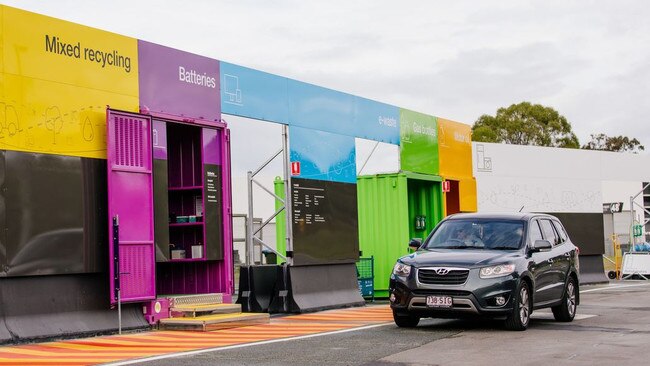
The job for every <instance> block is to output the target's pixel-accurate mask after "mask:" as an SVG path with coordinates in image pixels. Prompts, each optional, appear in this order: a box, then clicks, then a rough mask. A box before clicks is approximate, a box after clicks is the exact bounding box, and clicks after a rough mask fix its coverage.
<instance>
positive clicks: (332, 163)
mask: <svg viewBox="0 0 650 366" xmlns="http://www.w3.org/2000/svg"><path fill="white" fill-rule="evenodd" d="M289 138H290V153H291V155H290V157H291V162H300V175H297V176H295V177H297V178H305V179H317V180H325V181H331V182H343V183H354V184H356V182H357V168H356V158H355V155H356V152H355V145H354V137H351V136H344V135H337V134H333V133H329V132H323V131H316V130H312V129H307V128H301V127H295V126H291V127H290V128H289Z"/></svg>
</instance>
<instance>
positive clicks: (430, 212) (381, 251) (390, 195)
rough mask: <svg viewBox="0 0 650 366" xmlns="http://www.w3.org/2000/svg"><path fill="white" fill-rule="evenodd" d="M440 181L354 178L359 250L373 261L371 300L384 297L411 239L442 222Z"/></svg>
mask: <svg viewBox="0 0 650 366" xmlns="http://www.w3.org/2000/svg"><path fill="white" fill-rule="evenodd" d="M441 181H442V179H441V178H440V177H438V176H433V175H425V174H416V173H408V172H404V173H395V174H379V175H371V176H361V177H358V178H357V200H358V204H357V205H358V207H359V249H360V250H361V252H362V254H363V257H370V256H374V258H375V279H374V284H375V297H388V281H389V279H390V274H391V272H392V270H393V266H394V265H395V261H396V260H397V258H399V257H401V256H403V255H405V254H408V242H409V240H410V239H412V238H425V237H426V236H427V235H428V234H429V232H431V230H432V229H433V228H434V227H435V226H436V224H438V222H440V220H442V218H443V199H442V188H441Z"/></svg>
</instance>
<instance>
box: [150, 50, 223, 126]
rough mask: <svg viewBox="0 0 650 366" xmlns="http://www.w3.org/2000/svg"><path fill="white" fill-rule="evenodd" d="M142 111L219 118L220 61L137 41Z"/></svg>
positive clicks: (211, 118)
mask: <svg viewBox="0 0 650 366" xmlns="http://www.w3.org/2000/svg"><path fill="white" fill-rule="evenodd" d="M138 62H139V76H138V77H139V83H140V110H141V111H142V112H143V113H152V114H164V115H170V116H179V117H186V118H190V119H202V120H205V121H220V120H221V95H220V91H219V61H217V60H214V59H210V58H208V57H204V56H199V55H195V54H192V53H189V52H184V51H180V50H176V49H173V48H169V47H164V46H160V45H157V44H154V43H149V42H145V41H138Z"/></svg>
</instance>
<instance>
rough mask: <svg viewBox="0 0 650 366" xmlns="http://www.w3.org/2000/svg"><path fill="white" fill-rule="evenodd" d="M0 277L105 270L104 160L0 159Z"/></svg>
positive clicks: (20, 155) (6, 154) (6, 155)
mask: <svg viewBox="0 0 650 366" xmlns="http://www.w3.org/2000/svg"><path fill="white" fill-rule="evenodd" d="M0 160H2V162H0V170H1V171H2V173H1V174H0V232H1V233H2V234H0V261H1V262H2V263H0V277H1V276H8V277H11V276H34V275H52V274H69V273H92V272H101V271H103V270H105V266H106V253H107V252H108V247H107V244H108V243H107V238H108V225H106V223H107V222H108V219H107V217H106V206H107V196H106V160H102V159H89V158H80V157H73V156H61V155H51V154H36V153H24V152H17V151H3V152H2V154H0Z"/></svg>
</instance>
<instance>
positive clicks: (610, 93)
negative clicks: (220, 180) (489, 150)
mask: <svg viewBox="0 0 650 366" xmlns="http://www.w3.org/2000/svg"><path fill="white" fill-rule="evenodd" d="M0 3H3V4H6V5H10V6H15V7H18V8H21V9H25V10H30V11H34V12H37V13H40V14H45V15H50V16H53V17H56V18H61V19H65V20H69V21H73V22H76V23H81V24H85V25H88V26H92V27H95V28H100V29H103V30H108V31H112V32H115V33H119V34H122V35H126V36H131V37H134V38H139V39H143V40H146V41H150V42H154V43H158V44H162V45H166V46H170V47H173V48H178V49H182V50H185V51H189V52H193V53H197V54H200V55H204V56H208V57H212V58H215V59H219V60H224V61H228V62H232V63H235V64H239V65H243V66H248V67H252V68H255V69H259V70H263V71H267V72H271V73H274V74H278V75H282V76H287V77H291V78H295V79H298V80H301V81H306V82H310V83H313V84H317V85H321V86H325V87H329V88H332V89H336V90H340V91H344V92H348V93H352V94H356V95H360V96H363V97H366V98H370V99H374V100H377V101H381V102H384V103H388V104H392V105H396V106H399V107H404V108H408V109H412V110H415V111H419V112H423V113H426V114H430V115H435V116H439V117H445V118H448V119H452V120H455V121H459V122H464V123H467V124H472V123H473V122H474V121H475V120H476V119H477V118H478V117H479V116H480V115H482V114H494V113H495V112H496V110H497V108H499V107H503V106H508V105H510V104H513V103H518V102H521V101H530V102H533V103H541V104H543V105H547V106H552V107H553V108H555V109H557V110H558V111H559V112H560V113H561V114H563V115H564V116H565V117H567V119H568V120H569V121H570V122H571V124H572V125H573V128H574V131H575V132H576V134H577V135H578V138H579V139H580V142H581V144H584V143H586V142H587V141H588V139H589V134H591V133H600V132H603V133H606V134H608V135H627V136H630V137H637V138H638V139H639V140H640V141H641V142H642V143H643V144H645V145H646V148H647V149H648V150H650V127H648V125H649V124H650V123H648V122H650V121H649V119H650V118H649V116H650V101H649V100H648V95H650V47H649V45H650V21H649V19H650V2H648V1H642V0H640V1H624V0H619V1H604V0H603V1H586V0H583V1H566V0H564V1H549V0H546V1H521V0H518V1H479V0H477V1H462V0H453V1H431V0H429V1H399V2H398V1H394V0H393V1H384V0H364V1H350V0H345V1H340V0H328V1H320V2H316V1H304V0H275V1H262V0H259V1H252V0H236V1H219V0H210V1H197V0H192V1H187V0H186V1H165V0H155V1H142V0H138V1H133V0H131V1H106V0H102V1H98V0H85V1H4V0H0ZM226 120H227V121H228V122H229V124H230V126H231V129H232V130H233V168H234V170H233V175H234V176H235V177H234V185H235V187H234V190H235V191H234V196H235V197H236V199H235V202H234V204H235V212H245V210H246V202H245V195H246V185H245V178H244V177H245V171H247V170H255V169H256V168H257V166H258V165H259V164H261V163H262V162H264V161H265V160H266V159H267V158H268V157H269V156H270V155H271V154H272V153H274V152H275V151H276V150H277V149H279V148H280V146H281V139H280V133H281V129H280V128H279V126H277V125H272V124H262V123H252V122H251V121H248V122H247V121H244V120H243V119H238V118H235V117H226ZM358 148H359V145H358ZM359 150H360V151H359V153H361V150H363V149H359ZM365 151H366V152H367V151H368V149H365ZM390 154H391V153H390V152H389V154H388V155H390ZM392 154H393V155H396V154H397V151H396V150H392ZM359 155H361V154H359ZM378 155H381V154H378ZM384 155H385V154H384ZM360 159H361V162H359V159H358V165H361V164H362V163H363V159H364V157H360ZM393 160H394V158H393ZM370 165H372V164H370ZM370 165H369V166H368V167H370ZM384 165H385V164H384ZM358 168H360V166H359V167H358ZM280 169H281V168H280V165H279V164H272V165H271V167H270V168H269V169H267V171H265V172H263V173H262V174H263V175H262V176H260V180H262V181H264V182H265V183H266V184H267V185H269V184H270V182H271V181H272V179H273V177H274V176H275V175H279V174H281V170H280ZM366 169H368V168H366ZM366 173H367V172H366ZM257 192H258V193H256V194H258V195H261V196H263V195H264V193H259V192H261V191H260V190H258V191H257ZM237 197H240V198H239V199H237ZM272 203H273V202H272V200H267V201H266V203H265V204H264V207H263V208H262V209H261V211H263V212H262V213H261V216H264V217H268V216H269V215H270V213H272V206H273V204H272ZM256 216H258V214H257V212H256Z"/></svg>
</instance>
